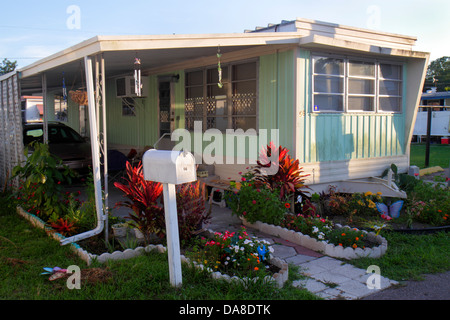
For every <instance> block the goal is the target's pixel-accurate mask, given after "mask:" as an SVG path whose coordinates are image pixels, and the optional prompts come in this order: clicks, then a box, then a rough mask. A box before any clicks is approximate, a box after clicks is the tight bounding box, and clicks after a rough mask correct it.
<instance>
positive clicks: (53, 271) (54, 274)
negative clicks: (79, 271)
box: [41, 267, 67, 281]
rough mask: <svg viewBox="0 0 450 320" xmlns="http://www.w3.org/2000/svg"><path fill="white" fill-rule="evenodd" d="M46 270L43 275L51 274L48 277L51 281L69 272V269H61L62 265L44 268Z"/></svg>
mask: <svg viewBox="0 0 450 320" xmlns="http://www.w3.org/2000/svg"><path fill="white" fill-rule="evenodd" d="M44 270H45V271H46V272H42V273H41V275H46V274H49V275H50V277H49V278H48V280H50V281H53V280H56V279H59V278H62V277H64V275H65V274H66V273H67V269H61V268H60V267H54V268H44Z"/></svg>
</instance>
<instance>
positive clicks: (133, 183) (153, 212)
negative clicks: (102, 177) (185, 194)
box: [114, 162, 165, 241]
mask: <svg viewBox="0 0 450 320" xmlns="http://www.w3.org/2000/svg"><path fill="white" fill-rule="evenodd" d="M126 172H127V176H126V177H125V183H120V182H114V186H115V187H116V188H118V189H119V190H121V191H122V192H123V193H124V196H125V197H126V198H127V199H128V200H127V201H120V202H118V203H116V206H123V207H127V208H130V209H131V210H133V212H132V213H130V215H129V216H128V217H127V218H129V219H130V220H131V221H133V222H134V225H135V226H136V227H137V228H138V229H139V230H140V231H141V232H142V233H143V235H144V237H145V239H146V241H148V240H149V237H150V235H151V234H152V233H154V234H157V235H158V236H160V237H163V236H164V234H165V232H164V227H165V226H164V209H163V207H162V206H161V205H160V204H159V202H160V200H161V196H162V191H163V187H162V184H160V183H157V182H153V181H147V180H145V179H144V175H143V172H142V163H139V164H138V165H137V166H136V167H133V166H132V165H131V164H130V163H129V162H127V165H126Z"/></svg>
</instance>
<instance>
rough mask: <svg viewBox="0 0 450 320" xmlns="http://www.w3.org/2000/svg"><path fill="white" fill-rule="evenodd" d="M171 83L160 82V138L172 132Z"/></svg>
mask: <svg viewBox="0 0 450 320" xmlns="http://www.w3.org/2000/svg"><path fill="white" fill-rule="evenodd" d="M170 105H171V101H170V82H168V81H164V82H162V81H161V82H159V136H160V137H161V136H162V135H163V134H165V133H170V132H171V127H170V123H171V118H172V115H171V108H170Z"/></svg>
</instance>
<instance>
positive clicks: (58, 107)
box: [55, 95, 68, 122]
mask: <svg viewBox="0 0 450 320" xmlns="http://www.w3.org/2000/svg"><path fill="white" fill-rule="evenodd" d="M55 120H56V121H64V122H67V121H68V119H67V101H66V100H65V99H64V97H63V96H59V95H55Z"/></svg>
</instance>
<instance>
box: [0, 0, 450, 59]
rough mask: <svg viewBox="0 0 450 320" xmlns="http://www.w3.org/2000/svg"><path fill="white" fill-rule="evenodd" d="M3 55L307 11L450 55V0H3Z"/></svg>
mask: <svg viewBox="0 0 450 320" xmlns="http://www.w3.org/2000/svg"><path fill="white" fill-rule="evenodd" d="M1 8H2V14H1V20H0V61H2V60H3V59H4V58H8V59H9V60H12V61H14V60H16V61H17V62H18V67H19V68H21V67H24V66H26V65H29V64H31V63H33V62H34V61H37V60H39V59H41V58H44V57H46V56H49V55H51V54H53V53H56V52H58V51H61V50H64V49H66V48H68V47H70V46H72V45H75V44H77V43H79V42H82V41H84V40H86V39H89V38H91V37H93V36H96V35H127V34H130V35H132V34H136V35H139V34H149V35H164V34H166V35H168V34H205V33H241V32H243V31H244V30H248V29H250V30H251V29H254V28H255V27H257V26H262V27H265V26H267V25H268V24H269V23H280V22H281V21H282V20H295V19H296V18H306V19H312V20H319V21H326V22H331V23H336V24H342V25H347V26H352V27H359V28H368V29H374V30H378V31H383V32H390V33H397V34H404V35H408V36H414V37H417V42H416V46H415V47H414V50H417V51H425V52H430V54H431V55H430V61H432V60H435V59H437V58H440V57H442V56H450V32H449V31H450V1H449V0H367V1H366V0H270V1H269V0H257V1H249V0H223V1H211V0H208V1H204V0H189V1H187V0H185V1H181V0H166V1H161V0H159V1H155V0H147V1H144V0H134V1H116V0H109V1H104V0H89V1H86V0H69V1H68V0H59V1H47V0H39V1H36V0H34V1H31V0H21V1H18V0H16V1H5V2H3V3H2V5H1Z"/></svg>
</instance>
